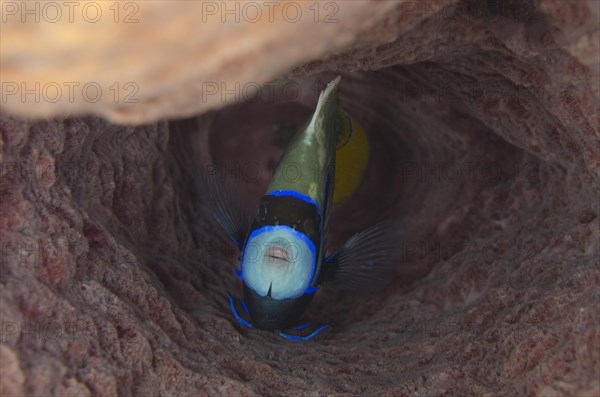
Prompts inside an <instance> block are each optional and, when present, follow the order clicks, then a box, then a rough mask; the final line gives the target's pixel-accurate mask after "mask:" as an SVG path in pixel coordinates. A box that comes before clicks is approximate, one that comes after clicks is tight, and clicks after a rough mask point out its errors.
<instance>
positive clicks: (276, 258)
mask: <svg viewBox="0 0 600 397" xmlns="http://www.w3.org/2000/svg"><path fill="white" fill-rule="evenodd" d="M265 258H266V259H268V260H269V262H275V263H282V262H285V263H289V262H291V260H290V254H289V252H288V250H286V249H285V248H283V247H279V246H271V247H269V248H268V249H267V252H266V253H265Z"/></svg>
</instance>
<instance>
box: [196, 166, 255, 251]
mask: <svg viewBox="0 0 600 397" xmlns="http://www.w3.org/2000/svg"><path fill="white" fill-rule="evenodd" d="M196 188H197V190H198V196H199V197H200V201H201V202H202V204H204V205H205V206H206V208H207V209H208V211H209V212H210V214H211V215H212V217H213V219H214V220H215V222H216V223H217V224H218V225H219V226H221V228H222V229H223V230H224V231H225V232H226V233H227V235H228V236H229V239H230V240H231V241H232V242H233V243H234V244H235V245H237V247H238V248H240V249H241V248H242V244H243V243H244V239H245V238H246V233H248V229H249V228H250V223H251V222H252V215H253V214H252V213H249V212H248V211H246V210H245V208H248V207H246V206H243V205H242V204H241V203H240V201H239V200H240V197H241V195H240V194H239V192H238V191H237V189H236V186H235V184H234V182H233V181H232V180H230V179H228V178H227V176H226V175H225V173H224V172H223V170H222V169H221V168H220V167H219V166H217V165H216V164H203V165H202V166H201V167H200V170H199V172H198V174H197V176H196Z"/></svg>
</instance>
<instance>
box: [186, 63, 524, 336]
mask: <svg viewBox="0 0 600 397" xmlns="http://www.w3.org/2000/svg"><path fill="white" fill-rule="evenodd" d="M335 76H336V74H334V73H326V74H321V75H316V76H312V77H310V78H306V79H302V80H294V81H292V82H291V83H289V84H295V85H296V86H297V87H300V89H299V94H298V95H296V96H295V97H294V98H289V97H287V98H285V97H284V96H282V95H280V96H279V97H278V96H277V95H274V96H272V95H269V96H266V95H262V96H261V97H260V98H259V100H253V101H248V102H246V103H241V104H237V105H232V106H229V107H226V108H224V109H222V110H219V111H216V112H211V113H208V114H204V115H202V116H199V117H198V118H197V119H196V120H195V121H194V122H193V123H189V122H188V127H186V128H185V130H186V134H185V138H184V139H183V140H184V144H185V145H189V146H191V147H194V148H195V153H196V155H195V156H194V157H195V160H196V162H197V163H198V164H202V163H205V162H214V163H216V164H218V165H220V166H221V167H222V168H223V169H225V170H227V174H228V177H229V178H230V179H233V180H235V181H236V182H237V184H238V189H239V192H240V196H241V197H242V198H243V200H242V201H243V203H244V204H245V205H247V207H248V208H247V209H248V210H249V211H253V210H254V207H253V205H254V203H255V202H256V201H257V200H258V198H259V197H260V196H261V195H262V194H263V193H264V190H265V188H266V186H267V184H268V180H269V177H270V176H271V173H272V170H273V167H274V166H275V164H276V162H277V161H278V159H279V157H280V156H281V154H282V152H283V148H284V147H285V142H287V140H289V137H290V136H291V135H290V131H292V132H293V131H296V130H297V129H298V128H299V127H300V126H302V124H303V122H304V121H305V120H306V119H307V118H308V116H309V115H310V114H311V112H312V108H313V107H314V104H315V103H316V98H317V97H318V93H319V92H320V90H321V89H322V88H323V87H324V86H325V84H326V83H327V82H328V81H330V80H332V79H333V78H334V77H335ZM342 76H343V80H342V84H341V87H340V100H341V104H342V107H343V108H344V109H345V110H346V111H347V112H348V113H349V114H351V115H352V116H353V117H356V118H357V119H358V120H359V121H360V122H361V124H362V125H363V126H364V128H365V130H366V132H367V135H368V137H369V141H370V145H371V156H370V163H369V167H368V169H367V171H366V174H365V177H364V179H363V183H362V185H361V186H360V187H359V189H358V190H357V191H356V192H355V193H354V194H353V195H352V196H350V197H349V198H348V199H347V200H346V201H345V202H343V203H340V205H339V206H338V207H336V208H335V209H334V212H333V218H332V224H331V231H330V236H329V243H330V246H332V247H337V246H339V245H341V244H342V243H343V242H344V241H345V240H346V239H347V238H348V237H350V236H351V235H352V234H354V233H356V232H359V231H360V230H363V229H364V228H366V227H368V226H370V225H372V224H375V223H377V222H378V221H381V220H385V219H390V218H394V219H400V220H401V221H402V222H403V225H404V229H405V230H403V231H402V241H399V245H401V246H402V253H401V256H400V260H399V261H398V263H397V264H396V266H395V274H394V276H393V277H392V278H391V282H390V283H389V285H388V286H387V287H386V288H385V289H383V290H382V291H380V292H377V293H374V294H370V295H365V294H361V293H360V292H361V291H356V292H352V293H347V292H343V293H334V292H331V291H326V290H324V291H323V293H322V294H318V295H317V299H316V300H315V302H314V303H313V305H312V307H311V309H310V310H309V312H308V317H309V319H314V320H316V321H318V319H319V318H321V319H322V318H327V319H328V320H329V321H330V322H331V323H333V324H336V325H338V326H343V325H344V324H351V323H356V322H360V321H368V318H369V317H370V316H371V315H375V314H376V313H377V311H378V310H379V309H378V308H379V307H380V306H381V303H382V302H383V300H385V299H388V298H390V297H391V296H394V295H396V294H402V293H403V292H404V291H406V290H407V288H410V285H411V283H413V282H415V281H417V280H419V279H421V278H423V277H425V276H426V275H427V274H428V273H429V272H430V271H431V269H432V268H433V266H435V265H436V264H438V263H440V262H443V261H445V260H447V259H448V258H449V257H451V256H452V255H453V253H454V252H455V250H457V249H459V248H460V247H461V245H462V244H463V241H464V240H465V239H466V238H468V237H470V238H473V237H476V233H477V230H474V229H472V228H470V224H472V223H473V220H472V219H469V218H468V217H466V216H465V214H466V211H465V210H464V208H466V207H469V206H473V205H479V203H477V200H478V196H479V193H480V192H481V191H483V190H485V189H489V188H492V187H493V186H496V185H497V184H501V183H504V182H505V181H506V180H508V179H509V178H510V177H511V173H512V168H513V167H514V166H515V165H516V164H518V163H519V161H520V159H521V158H522V156H524V155H525V153H524V152H523V151H522V150H521V149H518V148H516V147H514V146H513V145H510V144H508V143H507V142H505V141H504V140H502V139H501V138H499V137H498V136H497V135H495V134H494V133H493V132H492V131H491V130H490V129H489V128H488V127H487V126H485V125H484V124H482V123H481V122H480V121H478V120H477V119H476V118H475V117H474V116H472V115H470V114H469V113H470V110H469V106H470V104H469V103H468V101H465V98H460V97H451V98H450V97H443V96H440V95H439V92H438V93H436V91H435V87H436V85H437V86H440V84H441V82H443V80H444V78H447V76H445V74H444V71H443V68H438V69H436V68H432V67H431V66H430V65H425V64H415V65H410V66H397V67H392V68H388V69H384V70H381V71H374V72H360V73H351V74H342ZM282 87H285V85H282ZM190 126H191V127H190ZM486 164H493V165H494V166H495V167H499V168H500V169H501V170H502V173H501V174H500V175H497V174H489V175H488V174H486V172H485V169H486ZM481 204H482V203H481ZM203 221H206V222H209V223H210V222H211V220H209V219H205V220H203ZM478 222H481V221H478ZM483 222H484V223H485V221H483ZM440 247H443V248H442V249H440ZM444 247H445V248H444ZM448 247H451V248H448ZM452 247H454V250H453V249H452ZM208 265H209V266H210V264H208ZM234 266H238V264H237V263H235V264H232V268H231V273H230V274H231V276H230V277H231V280H235V283H237V284H240V283H239V281H238V280H236V279H235V276H234V274H233V267H234ZM231 280H230V282H228V283H227V284H229V285H231V283H232V282H233V281H231Z"/></svg>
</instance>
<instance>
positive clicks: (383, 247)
mask: <svg viewBox="0 0 600 397" xmlns="http://www.w3.org/2000/svg"><path fill="white" fill-rule="evenodd" d="M400 229H401V225H400V224H399V223H398V222H396V221H385V222H381V223H378V224H376V225H374V226H371V227H369V228H368V229H365V230H363V231H362V232H360V233H358V234H356V235H354V236H353V237H351V238H350V239H349V240H348V241H346V243H345V244H344V245H343V246H342V247H341V248H340V249H338V250H337V251H336V252H335V253H334V254H333V255H331V256H330V257H329V258H327V259H326V261H325V264H324V265H323V268H322V270H321V274H320V275H319V284H322V285H324V286H326V287H328V288H332V289H337V290H351V291H357V292H358V291H361V290H367V291H373V290H377V289H379V288H381V287H383V286H384V285H385V284H386V283H387V282H388V281H389V279H390V276H391V273H392V270H393V266H394V264H395V259H397V254H398V252H399V248H398V247H399V246H400V243H402V239H400V238H399V235H398V232H399V230H400Z"/></svg>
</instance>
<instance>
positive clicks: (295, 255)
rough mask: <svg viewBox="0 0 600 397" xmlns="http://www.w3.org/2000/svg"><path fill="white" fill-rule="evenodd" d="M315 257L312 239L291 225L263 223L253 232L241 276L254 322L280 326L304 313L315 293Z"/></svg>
mask: <svg viewBox="0 0 600 397" xmlns="http://www.w3.org/2000/svg"><path fill="white" fill-rule="evenodd" d="M316 260H317V251H316V247H315V244H314V243H313V241H311V240H310V239H309V238H308V237H307V236H306V235H305V234H303V233H302V232H299V231H297V230H295V229H293V228H292V227H289V226H285V225H280V226H263V227H261V228H258V229H255V230H253V231H252V232H251V233H250V235H249V236H248V239H247V241H246V245H245V247H244V252H243V254H242V271H241V276H242V279H243V280H244V302H245V303H246V305H247V308H248V312H249V313H248V314H249V315H250V317H251V319H252V323H253V325H255V326H256V327H258V328H267V329H281V328H284V327H287V326H289V325H290V324H292V323H293V322H294V321H295V320H297V319H298V318H299V317H300V315H302V313H303V312H304V311H305V310H306V308H307V307H308V305H309V304H310V302H311V300H312V297H313V296H314V292H315V290H314V289H313V288H311V282H312V280H313V276H314V272H315V266H316Z"/></svg>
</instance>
